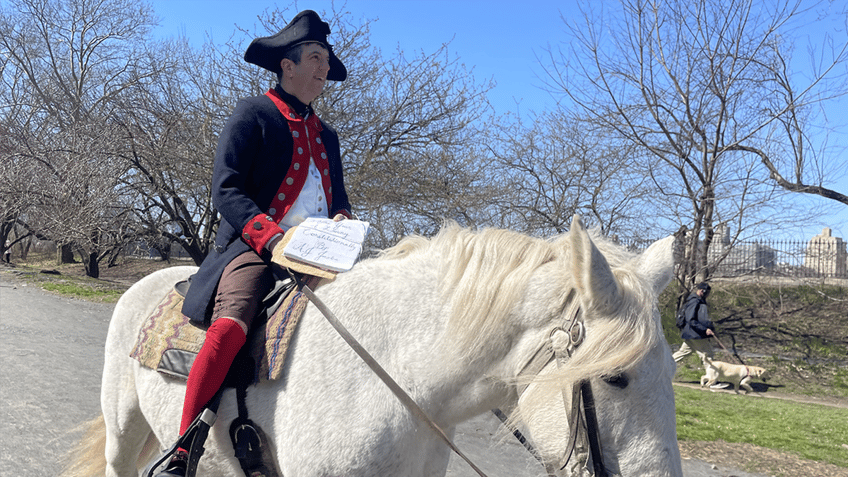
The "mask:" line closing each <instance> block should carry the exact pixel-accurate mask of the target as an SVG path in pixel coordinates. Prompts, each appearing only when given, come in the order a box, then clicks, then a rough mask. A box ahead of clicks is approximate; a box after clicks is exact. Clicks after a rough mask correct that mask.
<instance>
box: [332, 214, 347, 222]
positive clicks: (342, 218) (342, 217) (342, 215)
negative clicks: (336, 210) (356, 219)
mask: <svg viewBox="0 0 848 477" xmlns="http://www.w3.org/2000/svg"><path fill="white" fill-rule="evenodd" d="M346 218H347V217H345V216H344V214H336V216H335V217H333V222H341V221H342V220H344V219H346Z"/></svg>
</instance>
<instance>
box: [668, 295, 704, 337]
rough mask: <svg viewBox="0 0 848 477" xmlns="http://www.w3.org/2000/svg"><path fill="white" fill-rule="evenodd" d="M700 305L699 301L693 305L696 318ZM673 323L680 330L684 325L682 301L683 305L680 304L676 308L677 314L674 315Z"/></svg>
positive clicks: (684, 313)
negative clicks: (678, 307) (677, 308)
mask: <svg viewBox="0 0 848 477" xmlns="http://www.w3.org/2000/svg"><path fill="white" fill-rule="evenodd" d="M687 301H688V300H687ZM700 307H701V302H700V301H699V302H698V304H697V305H696V306H695V313H694V316H695V318H696V319H697V317H698V308H700ZM674 325H675V326H677V328H678V329H681V330H682V329H683V327H684V326H686V303H684V304H683V306H681V307H680V309H679V310H677V316H676V317H675V321H674Z"/></svg>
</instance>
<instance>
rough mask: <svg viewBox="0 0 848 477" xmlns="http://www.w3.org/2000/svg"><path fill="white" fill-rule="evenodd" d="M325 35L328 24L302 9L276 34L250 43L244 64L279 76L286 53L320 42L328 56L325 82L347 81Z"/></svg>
mask: <svg viewBox="0 0 848 477" xmlns="http://www.w3.org/2000/svg"><path fill="white" fill-rule="evenodd" d="M329 34H330V25H328V24H327V22H325V21H323V20H321V17H319V16H318V14H317V13H315V12H313V11H312V10H304V11H302V12H300V13H298V14H297V15H295V17H294V18H292V20H291V21H290V22H289V24H288V25H286V26H285V28H283V29H282V30H280V31H279V33H277V34H275V35H271V36H263V37H261V38H256V39H255V40H253V41H252V42H250V46H248V47H247V51H245V52H244V61H246V62H248V63H253V64H254V65H257V66H261V67H263V68H265V69H266V70H268V71H272V72H274V73H276V74H280V61H282V59H283V54H284V53H285V52H286V51H287V50H289V49H290V48H292V47H294V46H297V45H300V44H303V43H320V44H321V45H323V46H324V48H326V49H327V51H328V52H329V53H330V72H329V73H328V74H327V79H328V80H332V81H344V80H345V79H346V78H347V68H345V66H344V65H343V64H342V62H341V60H339V58H338V57H337V56H336V54H335V53H333V47H332V46H331V45H330V44H329V43H327V35H329Z"/></svg>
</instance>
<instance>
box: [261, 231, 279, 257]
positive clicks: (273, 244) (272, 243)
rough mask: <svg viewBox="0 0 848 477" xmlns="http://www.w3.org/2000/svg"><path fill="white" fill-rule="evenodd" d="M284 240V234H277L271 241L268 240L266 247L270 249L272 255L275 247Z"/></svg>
mask: <svg viewBox="0 0 848 477" xmlns="http://www.w3.org/2000/svg"><path fill="white" fill-rule="evenodd" d="M282 240H283V235H282V234H280V235H277V236H276V237H274V238H273V239H271V241H270V242H268V246H267V247H265V248H267V249H268V251H269V252H271V255H273V254H274V247H276V246H277V244H279V243H280V242H281V241H282Z"/></svg>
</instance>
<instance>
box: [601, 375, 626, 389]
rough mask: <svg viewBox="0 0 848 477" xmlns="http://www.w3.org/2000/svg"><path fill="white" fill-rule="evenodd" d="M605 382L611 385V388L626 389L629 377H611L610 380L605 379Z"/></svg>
mask: <svg viewBox="0 0 848 477" xmlns="http://www.w3.org/2000/svg"><path fill="white" fill-rule="evenodd" d="M604 382H606V383H607V384H609V385H610V386H615V387H617V388H620V389H624V388H626V387H627V384H628V381H627V376H625V375H623V374H618V375H615V376H610V377H608V378H604Z"/></svg>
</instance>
